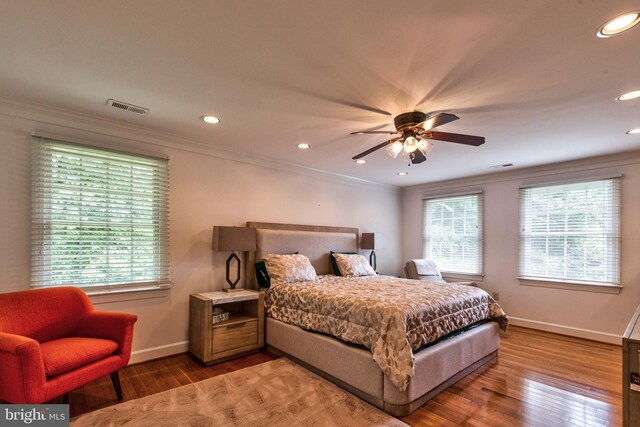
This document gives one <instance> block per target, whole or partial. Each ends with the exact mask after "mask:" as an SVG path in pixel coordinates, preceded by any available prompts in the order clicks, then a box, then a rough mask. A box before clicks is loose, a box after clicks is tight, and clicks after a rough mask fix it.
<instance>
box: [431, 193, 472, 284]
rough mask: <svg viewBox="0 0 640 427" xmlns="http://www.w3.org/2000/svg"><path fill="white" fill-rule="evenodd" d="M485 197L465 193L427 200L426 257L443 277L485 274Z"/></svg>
mask: <svg viewBox="0 0 640 427" xmlns="http://www.w3.org/2000/svg"><path fill="white" fill-rule="evenodd" d="M482 223H483V195H482V193H476V194H463V195H455V196H445V197H438V198H429V199H425V201H424V227H423V229H424V239H423V256H424V258H429V259H432V260H433V261H434V262H435V263H436V265H437V266H438V268H439V269H440V271H441V272H442V273H443V274H445V275H446V274H447V273H449V274H454V275H455V274H461V275H472V276H481V275H482V273H483V224H482Z"/></svg>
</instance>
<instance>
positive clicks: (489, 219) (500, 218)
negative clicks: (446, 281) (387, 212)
mask: <svg viewBox="0 0 640 427" xmlns="http://www.w3.org/2000/svg"><path fill="white" fill-rule="evenodd" d="M618 173H621V174H622V175H623V178H622V213H621V217H622V218H621V220H622V225H621V230H622V246H621V252H622V255H621V279H622V284H623V286H624V287H623V289H622V291H621V292H620V294H606V293H594V292H588V291H582V290H566V289H550V288H542V287H532V286H524V285H521V284H520V282H519V281H518V280H517V276H518V263H519V258H518V257H519V244H518V235H519V195H518V188H519V187H520V185H523V184H531V183H537V182H554V181H560V180H563V179H571V178H582V177H597V176H602V175H603V174H605V175H606V174H618ZM639 189H640V153H638V152H635V153H625V154H623V155H616V156H608V157H604V158H597V159H587V160H582V161H576V162H567V163H563V164H557V165H548V166H545V167H538V168H530V169H522V170H514V171H509V172H502V173H497V174H490V175H483V176H478V177H473V178H468V179H461V180H455V181H448V182H440V183H435V184H429V185H419V186H414V187H407V188H404V189H403V196H402V205H403V215H402V226H403V259H411V258H420V257H422V210H423V205H422V203H423V202H422V198H423V197H424V196H431V195H439V194H442V195H443V194H447V193H460V192H465V191H475V190H483V191H484V196H485V202H484V218H485V219H484V227H485V234H484V237H485V244H484V272H485V277H484V280H483V281H482V282H481V283H479V284H480V286H481V287H482V288H484V289H486V290H488V291H490V292H499V293H500V301H499V302H500V304H501V306H502V307H503V308H504V310H505V311H506V313H507V315H509V317H510V318H512V324H519V325H522V326H528V327H532V328H538V329H543V330H549V331H553V332H558V333H563V334H567V335H574V336H581V337H586V338H591V339H596V340H601V341H606V342H614V343H620V336H621V335H622V334H623V333H624V330H625V328H626V326H627V323H628V322H629V321H630V319H631V316H632V314H633V313H634V311H635V309H636V307H637V306H638V304H640V251H638V248H640V221H639V219H640V215H639V214H640V191H639Z"/></svg>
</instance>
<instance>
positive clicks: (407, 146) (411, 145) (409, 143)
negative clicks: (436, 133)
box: [404, 136, 418, 153]
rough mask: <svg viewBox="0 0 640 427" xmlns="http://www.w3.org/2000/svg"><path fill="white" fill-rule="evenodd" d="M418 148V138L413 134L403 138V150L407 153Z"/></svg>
mask: <svg viewBox="0 0 640 427" xmlns="http://www.w3.org/2000/svg"><path fill="white" fill-rule="evenodd" d="M417 149H418V140H417V139H415V138H414V137H413V136H409V137H407V138H405V139H404V151H406V152H407V153H413V152H414V151H416V150H417Z"/></svg>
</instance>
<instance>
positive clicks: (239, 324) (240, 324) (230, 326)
mask: <svg viewBox="0 0 640 427" xmlns="http://www.w3.org/2000/svg"><path fill="white" fill-rule="evenodd" d="M246 323H247V322H242V323H234V324H233V325H227V329H235V328H241V327H243V326H244V325H245V324H246Z"/></svg>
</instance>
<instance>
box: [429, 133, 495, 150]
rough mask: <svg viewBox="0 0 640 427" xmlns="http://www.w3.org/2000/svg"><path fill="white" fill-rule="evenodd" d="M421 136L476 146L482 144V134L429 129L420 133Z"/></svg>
mask: <svg viewBox="0 0 640 427" xmlns="http://www.w3.org/2000/svg"><path fill="white" fill-rule="evenodd" d="M422 137H423V138H427V139H436V140H438V141H447V142H455V143H456V144H464V145H473V146H476V147H477V146H478V145H482V144H484V137H483V136H473V135H462V134H460V133H449V132H437V131H429V132H425V133H423V134H422Z"/></svg>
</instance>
